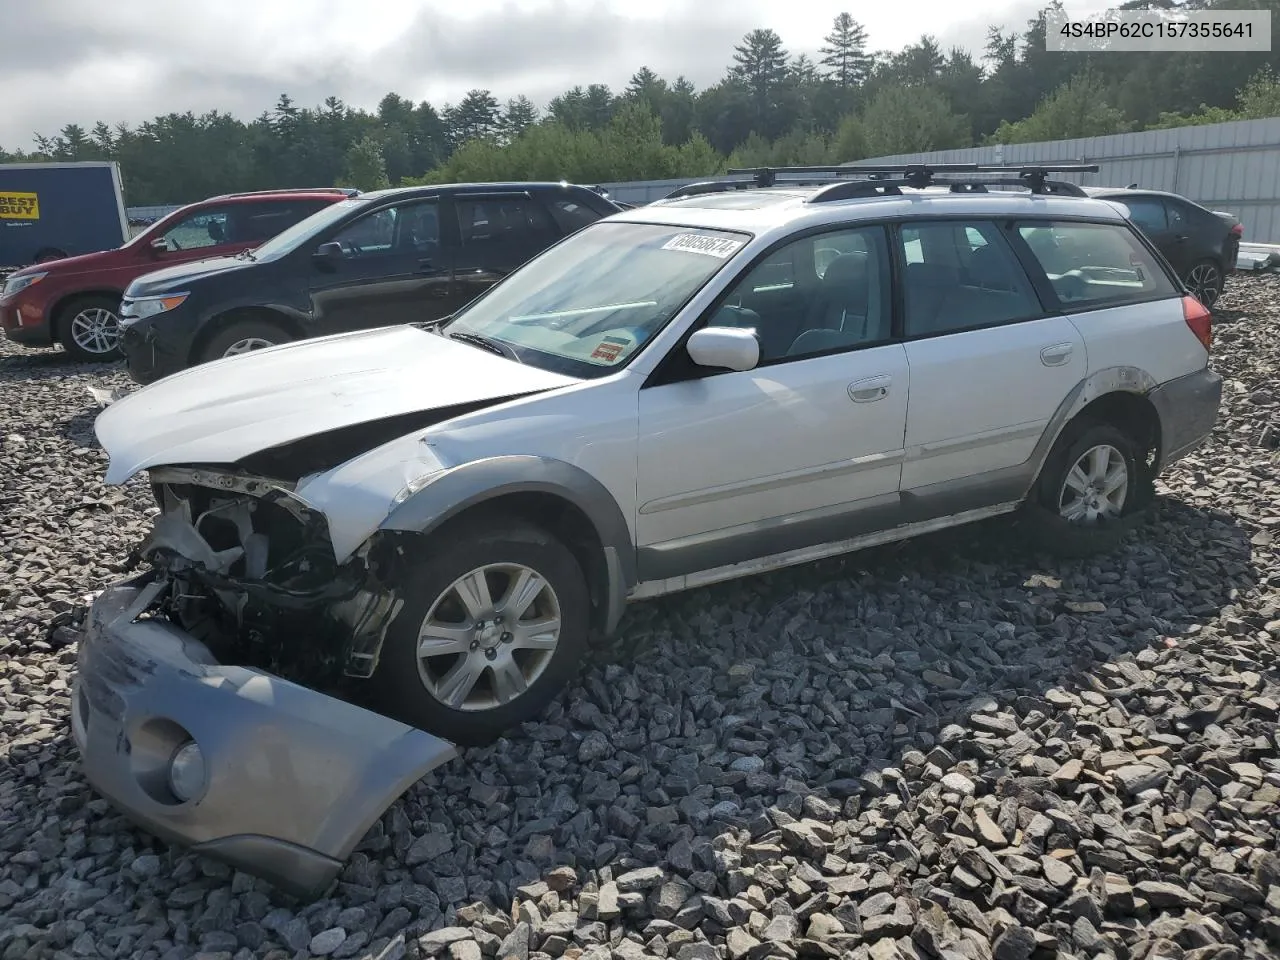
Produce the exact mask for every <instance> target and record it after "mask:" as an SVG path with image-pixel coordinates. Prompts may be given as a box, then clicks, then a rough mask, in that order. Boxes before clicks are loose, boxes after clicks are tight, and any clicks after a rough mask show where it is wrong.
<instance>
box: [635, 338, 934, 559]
mask: <svg viewBox="0 0 1280 960" xmlns="http://www.w3.org/2000/svg"><path fill="white" fill-rule="evenodd" d="M873 378H879V379H880V381H881V382H880V383H878V384H870V383H867V381H869V380H871V379H873ZM908 379H909V375H908V368H907V357H906V352H905V351H904V350H903V348H902V346H901V344H893V345H889V346H884V347H873V348H871V349H867V350H855V351H852V352H848V353H840V354H835V355H833V356H826V357H813V358H810V359H807V360H797V361H794V362H790V363H782V364H777V365H771V366H767V367H763V368H758V369H755V370H749V371H745V372H742V373H723V374H720V375H718V376H712V377H706V378H704V379H699V380H690V381H685V382H681V383H671V384H664V385H661V386H654V387H649V388H646V389H644V390H642V391H640V449H639V473H638V479H637V486H638V499H639V515H638V517H637V520H636V532H637V546H641V547H643V546H648V545H650V544H654V543H661V542H663V541H667V540H675V539H678V538H681V537H688V536H697V535H698V534H703V533H710V532H713V531H716V530H723V529H726V528H729V527H734V526H738V525H742V524H749V523H753V522H756V521H761V520H768V519H772V518H777V517H783V516H786V515H789V514H794V513H800V512H803V511H806V510H812V509H816V508H819V507H825V506H833V505H836V504H842V503H849V502H856V501H858V500H862V499H865V498H868V497H875V496H881V495H884V494H892V493H896V492H897V490H898V479H899V477H900V475H901V470H902V437H903V429H904V426H905V424H906V414H907V391H908ZM881 386H882V387H883V393H881V392H879V388H880V387H881ZM855 390H859V391H861V392H862V394H863V396H862V397H860V398H859V401H858V402H855V401H854V399H853V397H852V392H853V391H855Z"/></svg>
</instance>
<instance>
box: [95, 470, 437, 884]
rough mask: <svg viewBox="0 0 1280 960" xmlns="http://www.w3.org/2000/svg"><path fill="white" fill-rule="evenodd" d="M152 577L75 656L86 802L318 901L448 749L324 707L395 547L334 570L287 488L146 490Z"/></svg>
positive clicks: (372, 634) (225, 484)
mask: <svg viewBox="0 0 1280 960" xmlns="http://www.w3.org/2000/svg"><path fill="white" fill-rule="evenodd" d="M151 480H152V483H153V488H154V490H155V493H156V497H157V500H158V501H159V502H160V505H161V513H160V515H159V516H158V517H157V518H156V521H155V526H154V528H153V530H152V532H151V534H150V536H149V537H148V538H147V539H146V541H145V542H144V543H143V544H142V546H141V547H140V548H139V550H138V553H137V559H139V560H141V561H144V562H146V563H147V564H148V565H149V567H150V569H148V570H146V571H145V572H143V573H142V574H140V575H139V576H136V577H134V578H133V579H131V580H127V581H124V582H121V583H117V584H115V585H113V586H111V587H108V588H107V589H106V590H105V591H103V592H102V593H101V594H100V595H99V596H98V597H97V599H96V600H95V601H94V602H93V604H92V606H91V607H90V609H89V612H88V615H87V618H86V622H85V625H84V629H83V632H82V634H81V638H80V643H79V648H78V652H77V658H78V669H77V675H76V679H75V684H74V688H73V691H72V716H71V727H72V733H73V736H74V739H75V741H76V744H77V746H78V747H79V749H80V754H81V758H82V760H83V764H84V769H85V774H86V776H87V778H88V779H89V781H90V783H92V784H93V786H94V787H95V788H96V789H97V790H98V791H99V792H100V793H102V794H103V795H104V796H106V797H107V798H108V799H109V800H111V801H112V802H113V804H114V805H115V806H116V807H117V808H119V809H120V810H121V811H122V812H123V813H125V814H126V815H127V816H129V817H130V818H132V819H133V820H135V821H136V822H138V823H139V824H141V825H142V826H143V827H144V828H146V829H148V830H150V831H151V832H153V833H155V834H157V835H159V836H161V837H163V838H164V839H167V840H171V841H174V842H177V843H180V844H183V845H187V846H190V847H192V848H193V849H194V850H196V851H198V852H200V853H204V854H207V855H209V856H212V857H215V858H218V859H221V860H223V861H225V862H228V863H230V864H232V865H234V866H236V867H238V868H240V869H242V870H245V871H246V872H249V873H252V874H255V875H258V876H261V877H264V878H266V879H268V880H269V881H271V882H272V883H274V884H276V885H277V886H279V887H281V888H282V889H284V890H286V891H289V892H291V893H294V894H296V895H299V896H308V897H309V896H315V895H318V894H320V893H322V892H323V890H324V889H325V888H326V887H327V886H328V885H329V884H330V883H332V881H333V880H334V879H335V878H336V876H337V874H338V872H339V871H340V870H341V868H342V863H343V861H344V860H345V859H346V858H347V857H348V856H349V855H350V853H351V851H352V850H353V849H354V848H355V845H356V844H357V843H358V842H359V841H360V839H361V838H362V837H363V836H364V835H365V833H366V832H367V831H368V829H369V828H370V827H371V826H372V825H373V823H374V822H375V821H376V820H377V819H378V817H380V816H381V815H382V813H383V812H385V810H386V809H387V807H389V806H390V805H391V804H392V803H393V802H394V801H395V800H396V799H397V798H398V797H399V796H400V794H401V793H403V792H404V791H405V790H406V789H407V788H408V787H409V786H410V785H411V784H412V783H413V782H414V781H416V780H418V779H420V778H421V777H422V776H424V775H425V774H426V773H428V772H429V771H430V770H432V769H434V768H435V767H437V766H439V765H441V764H443V763H445V762H447V761H448V760H450V759H452V758H453V757H455V756H456V755H457V750H456V748H455V747H454V746H453V744H450V743H447V742H445V741H443V740H440V739H438V738H436V737H434V736H431V735H430V734H427V733H425V732H423V731H421V730H417V729H415V728H413V727H411V726H409V725H407V724H404V723H400V722H399V721H396V720H393V719H391V718H388V717H385V716H382V715H380V714H378V713H375V712H373V711H371V710H367V709H364V708H362V707H360V706H358V705H356V704H355V703H353V702H350V701H349V700H348V698H346V697H344V696H342V695H341V693H340V691H339V690H338V689H337V688H338V687H339V686H340V680H341V679H342V677H344V676H367V675H369V674H370V673H371V672H372V670H373V668H374V666H375V664H376V656H377V651H378V648H379V646H380V645H381V641H382V636H383V634H384V633H385V631H386V628H387V626H388V625H389V624H390V622H391V620H392V619H393V618H394V617H395V615H396V613H397V612H398V610H399V607H400V604H401V600H400V597H399V596H398V595H397V594H396V592H395V591H394V590H393V589H392V588H391V587H390V586H389V583H390V582H392V572H393V571H394V569H395V566H396V563H397V562H398V557H399V548H398V546H397V544H396V543H395V541H394V540H393V539H391V538H376V537H375V538H373V540H372V541H371V543H370V544H368V545H366V546H365V547H362V548H361V549H360V550H358V551H356V553H355V554H353V555H352V556H350V557H349V558H347V559H346V560H345V562H342V563H338V562H337V561H336V560H335V557H334V553H333V550H332V546H331V544H330V542H329V539H328V534H327V530H326V525H325V521H324V518H323V517H322V516H321V515H319V514H318V513H316V512H314V511H312V510H310V509H309V508H307V507H306V506H305V504H303V503H302V502H301V501H300V500H299V499H298V498H296V497H295V496H294V495H293V493H292V490H291V487H290V484H289V483H287V482H278V481H275V480H268V479H263V478H259V477H255V476H250V475H247V474H242V473H230V472H221V471H218V470H206V469H199V468H188V467H181V468H178V467H165V468H158V469H155V470H153V471H152V473H151Z"/></svg>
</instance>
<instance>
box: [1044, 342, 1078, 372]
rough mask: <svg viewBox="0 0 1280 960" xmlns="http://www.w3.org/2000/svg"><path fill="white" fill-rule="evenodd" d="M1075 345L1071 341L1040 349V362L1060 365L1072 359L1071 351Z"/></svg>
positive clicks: (1052, 365) (1050, 365)
mask: <svg viewBox="0 0 1280 960" xmlns="http://www.w3.org/2000/svg"><path fill="white" fill-rule="evenodd" d="M1073 349H1075V347H1074V346H1073V345H1072V344H1070V343H1055V344H1054V345H1053V346H1051V347H1045V348H1044V349H1043V350H1041V351H1040V362H1041V363H1043V364H1044V365H1045V366H1046V367H1060V366H1062V365H1063V364H1064V363H1066V362H1067V361H1068V360H1070V359H1071V351H1072V350H1073Z"/></svg>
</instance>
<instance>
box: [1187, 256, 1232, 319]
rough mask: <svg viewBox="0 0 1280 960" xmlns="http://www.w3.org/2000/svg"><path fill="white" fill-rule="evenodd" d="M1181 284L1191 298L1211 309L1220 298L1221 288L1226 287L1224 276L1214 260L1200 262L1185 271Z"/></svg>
mask: <svg viewBox="0 0 1280 960" xmlns="http://www.w3.org/2000/svg"><path fill="white" fill-rule="evenodd" d="M1183 283H1185V284H1186V285H1187V289H1188V290H1190V291H1191V294H1192V296H1194V297H1195V298H1196V299H1197V300H1199V301H1200V302H1201V303H1202V304H1204V305H1205V306H1206V307H1208V308H1209V309H1210V310H1212V309H1213V305H1214V304H1215V303H1217V302H1218V298H1219V297H1220V296H1222V288H1223V287H1224V286H1225V285H1226V275H1225V274H1224V273H1223V272H1222V267H1221V266H1220V265H1219V264H1218V263H1217V261H1215V260H1201V261H1200V262H1199V263H1197V264H1195V265H1194V266H1193V267H1192V268H1191V269H1190V270H1188V271H1187V275H1186V277H1184V278H1183Z"/></svg>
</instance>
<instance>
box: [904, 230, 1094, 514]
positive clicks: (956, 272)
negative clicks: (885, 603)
mask: <svg viewBox="0 0 1280 960" xmlns="http://www.w3.org/2000/svg"><path fill="white" fill-rule="evenodd" d="M897 245H898V252H899V256H900V258H901V259H900V260H899V263H900V265H901V267H902V273H903V276H904V277H905V282H904V283H903V308H904V311H903V318H902V319H903V336H904V340H905V342H906V350H907V363H908V365H909V366H910V369H911V394H910V398H909V400H908V406H907V430H906V444H905V446H906V459H905V462H904V464H903V470H902V491H903V493H904V495H914V496H915V497H917V498H918V499H917V501H916V508H917V509H918V510H921V511H923V512H924V514H928V515H941V514H948V513H956V512H962V511H964V510H967V509H975V508H978V507H983V506H988V505H991V504H995V503H1001V502H1005V501H1007V500H1012V499H1017V498H1018V497H1020V496H1021V495H1022V493H1023V492H1025V483H1022V480H1021V478H1020V475H1019V472H1018V470H1017V469H1016V468H1018V467H1019V466H1020V465H1022V464H1025V463H1026V462H1027V461H1028V460H1029V458H1030V457H1031V454H1032V452H1033V450H1034V448H1035V446H1036V443H1037V441H1038V440H1039V439H1040V436H1041V434H1043V433H1044V430H1045V427H1047V426H1048V424H1049V421H1050V419H1051V418H1052V417H1053V415H1054V413H1055V411H1057V409H1058V407H1059V405H1060V404H1061V403H1062V401H1063V400H1064V399H1065V398H1066V397H1067V395H1068V394H1069V393H1070V392H1071V389H1072V388H1073V387H1075V385H1076V384H1077V383H1079V382H1080V380H1081V379H1083V378H1084V375H1085V370H1086V367H1087V362H1088V360H1087V357H1086V355H1085V349H1084V340H1083V338H1082V337H1081V335H1080V333H1079V332H1078V331H1077V330H1076V328H1075V327H1074V326H1072V324H1071V321H1070V320H1069V319H1068V318H1067V317H1065V316H1060V315H1057V316H1055V315H1052V314H1051V313H1050V312H1049V311H1047V310H1046V309H1045V307H1044V306H1043V305H1042V302H1041V299H1040V297H1039V296H1038V294H1037V293H1036V290H1035V286H1034V285H1033V283H1032V282H1031V280H1030V279H1029V278H1028V276H1027V274H1026V273H1025V271H1024V270H1023V268H1022V266H1021V265H1020V263H1019V262H1018V259H1017V256H1016V254H1015V253H1014V249H1013V247H1012V245H1011V244H1010V241H1009V239H1008V238H1007V237H1006V236H1005V234H1004V231H1003V230H1002V229H1001V227H1000V226H999V225H998V224H997V223H996V222H995V221H991V220H978V219H975V220H968V221H966V220H936V221H931V222H918V221H913V222H911V223H909V224H904V225H903V226H902V227H901V228H900V230H899V231H898V237H897ZM1020 483H1022V489H1021V490H1019V489H1018V488H1019V484H1020ZM912 519H916V520H920V519H926V516H924V515H920V516H914V517H913V518H912Z"/></svg>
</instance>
